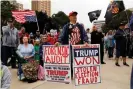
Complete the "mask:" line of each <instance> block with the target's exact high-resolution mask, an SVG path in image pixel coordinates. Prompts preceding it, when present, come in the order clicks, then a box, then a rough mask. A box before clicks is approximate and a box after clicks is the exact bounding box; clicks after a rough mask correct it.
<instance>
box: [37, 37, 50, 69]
mask: <svg viewBox="0 0 133 89" xmlns="http://www.w3.org/2000/svg"><path fill="white" fill-rule="evenodd" d="M41 40H42V43H41V45H40V48H39V55H40V65H41V66H43V46H44V45H51V44H50V43H49V42H48V40H47V35H46V34H45V35H42V38H41Z"/></svg>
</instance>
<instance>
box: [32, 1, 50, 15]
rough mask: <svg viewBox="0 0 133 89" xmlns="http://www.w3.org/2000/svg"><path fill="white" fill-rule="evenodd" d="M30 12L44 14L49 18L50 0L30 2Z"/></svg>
mask: <svg viewBox="0 0 133 89" xmlns="http://www.w3.org/2000/svg"><path fill="white" fill-rule="evenodd" d="M32 10H37V11H42V12H46V13H47V15H48V16H51V0H38V1H37V0H32Z"/></svg>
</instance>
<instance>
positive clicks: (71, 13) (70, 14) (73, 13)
mask: <svg viewBox="0 0 133 89" xmlns="http://www.w3.org/2000/svg"><path fill="white" fill-rule="evenodd" d="M77 14H78V13H77V12H76V11H72V12H70V13H69V16H77Z"/></svg>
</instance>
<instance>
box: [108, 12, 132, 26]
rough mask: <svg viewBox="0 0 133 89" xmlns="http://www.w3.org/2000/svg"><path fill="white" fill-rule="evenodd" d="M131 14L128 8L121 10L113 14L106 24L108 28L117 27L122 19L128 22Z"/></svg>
mask: <svg viewBox="0 0 133 89" xmlns="http://www.w3.org/2000/svg"><path fill="white" fill-rule="evenodd" d="M131 15H132V12H131V11H130V10H125V11H122V12H120V13H118V14H117V15H115V16H113V18H112V20H111V21H110V23H109V24H107V26H108V27H109V28H114V29H117V28H118V27H119V24H120V23H121V22H122V21H125V22H126V23H128V21H129V20H130V17H131Z"/></svg>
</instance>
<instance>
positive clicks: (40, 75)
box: [38, 65, 45, 80]
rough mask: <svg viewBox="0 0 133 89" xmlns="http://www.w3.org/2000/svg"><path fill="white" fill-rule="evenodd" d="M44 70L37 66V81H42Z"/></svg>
mask: <svg viewBox="0 0 133 89" xmlns="http://www.w3.org/2000/svg"><path fill="white" fill-rule="evenodd" d="M44 76H45V75H44V68H43V67H42V66H41V65H39V69H38V79H39V80H44Z"/></svg>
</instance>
